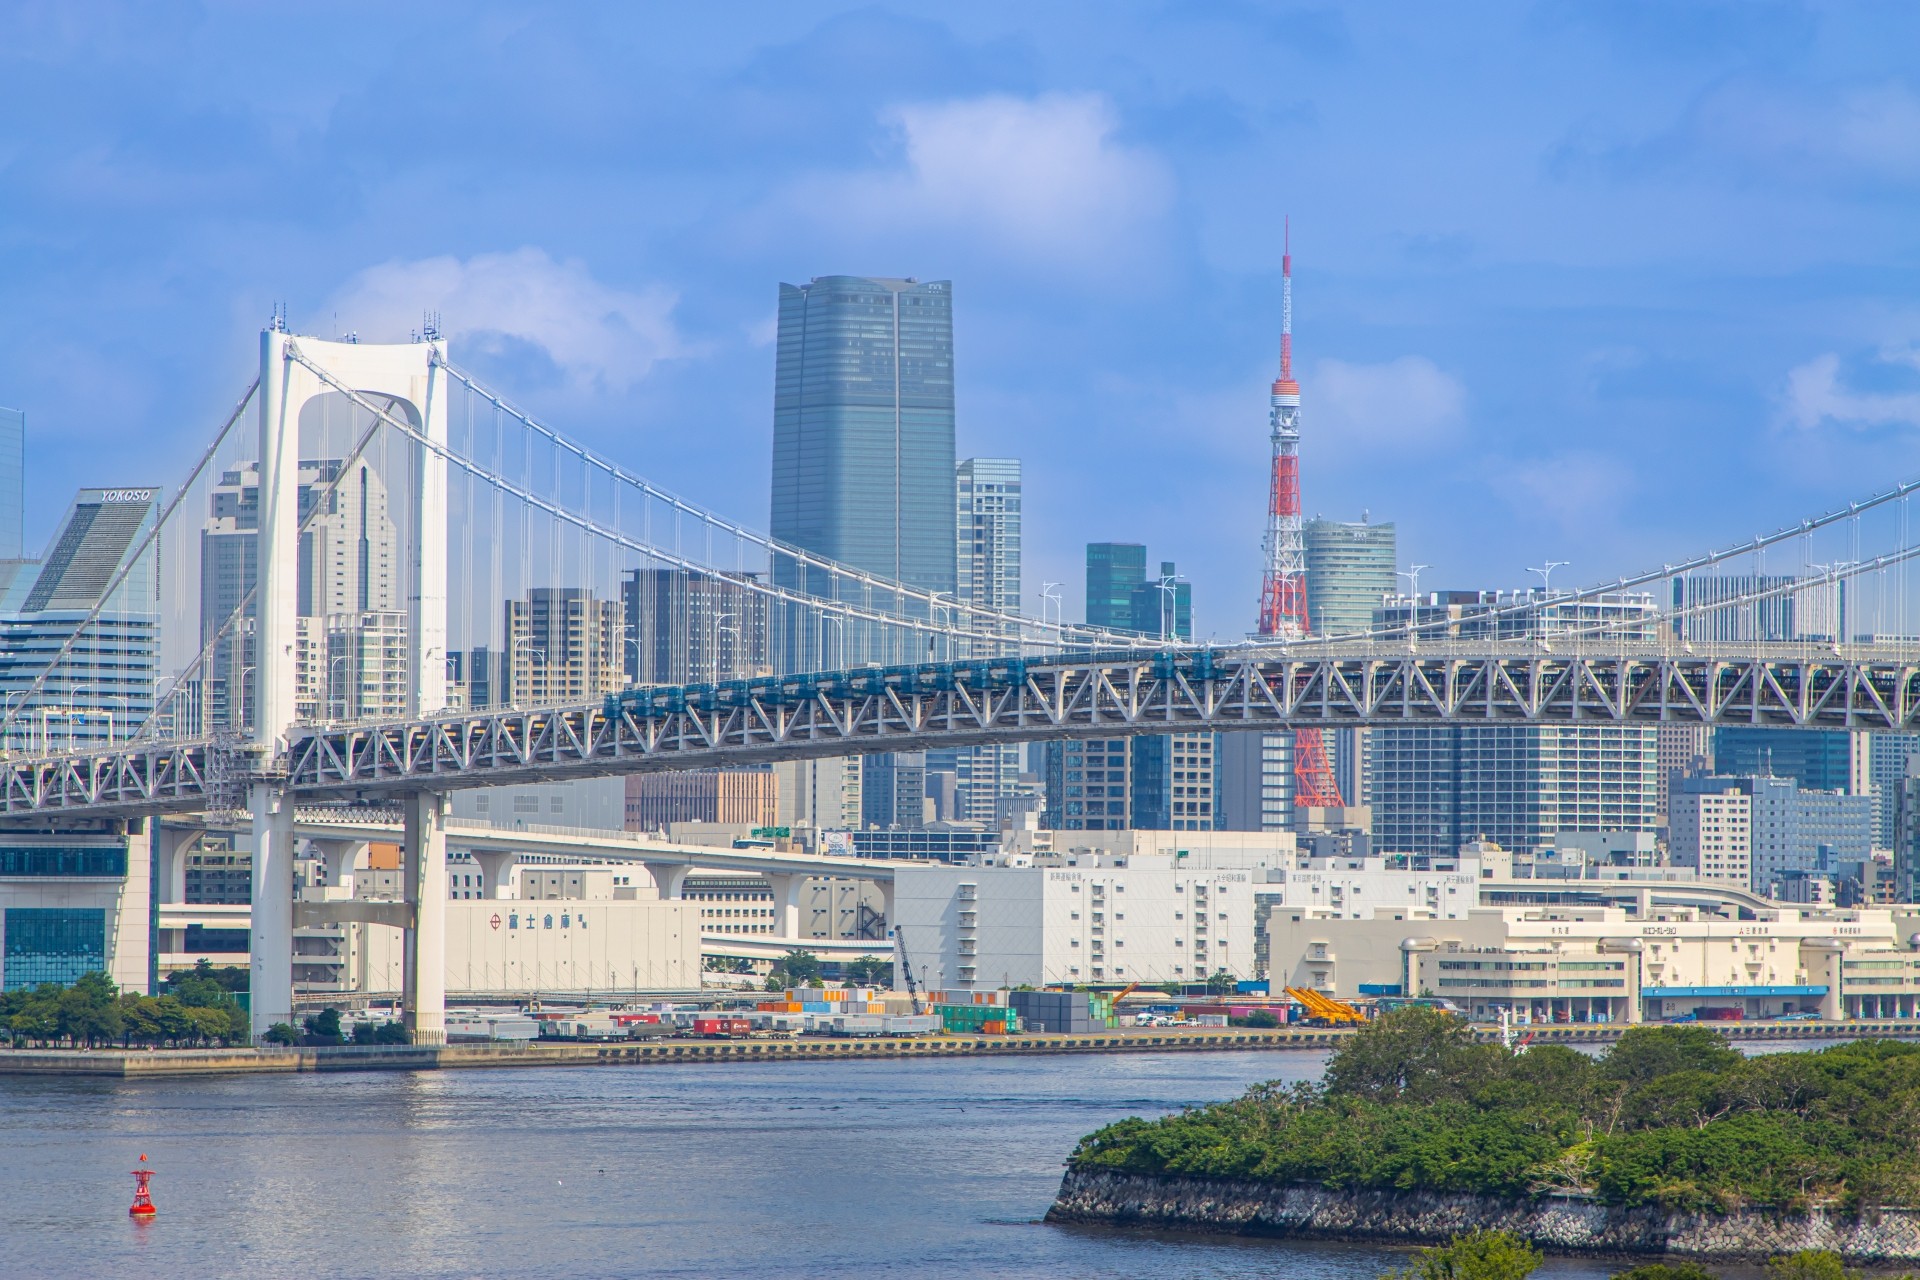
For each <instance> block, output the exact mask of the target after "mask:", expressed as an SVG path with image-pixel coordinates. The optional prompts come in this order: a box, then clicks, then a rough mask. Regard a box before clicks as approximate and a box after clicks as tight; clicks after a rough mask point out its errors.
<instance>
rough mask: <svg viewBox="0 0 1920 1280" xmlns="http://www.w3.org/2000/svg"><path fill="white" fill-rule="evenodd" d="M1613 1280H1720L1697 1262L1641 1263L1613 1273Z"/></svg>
mask: <svg viewBox="0 0 1920 1280" xmlns="http://www.w3.org/2000/svg"><path fill="white" fill-rule="evenodd" d="M1613 1280H1720V1277H1719V1276H1717V1275H1715V1274H1714V1273H1713V1272H1711V1271H1709V1270H1707V1269H1706V1268H1705V1267H1703V1266H1701V1265H1700V1264H1699V1263H1697V1262H1643V1263H1641V1264H1640V1265H1639V1266H1637V1267H1629V1268H1628V1269H1627V1270H1625V1271H1616V1272H1614V1273H1613Z"/></svg>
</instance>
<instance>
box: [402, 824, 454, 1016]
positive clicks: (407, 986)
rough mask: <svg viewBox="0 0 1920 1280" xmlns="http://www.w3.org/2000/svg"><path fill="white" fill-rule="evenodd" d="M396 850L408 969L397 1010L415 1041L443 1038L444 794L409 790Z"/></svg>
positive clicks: (445, 941) (445, 1014)
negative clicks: (407, 914) (408, 920)
mask: <svg viewBox="0 0 1920 1280" xmlns="http://www.w3.org/2000/svg"><path fill="white" fill-rule="evenodd" d="M401 808H402V810H403V812H404V814H405V817H404V832H405V834H404V835H403V836H402V841H403V844H402V846H401V850H400V857H401V863H402V875H403V876H404V878H405V881H406V886H407V904H408V905H409V906H410V907H411V908H412V916H413V927H412V928H411V929H409V930H407V954H406V971H405V976H404V979H403V982H402V990H401V1000H400V1016H401V1021H402V1023H403V1024H404V1025H405V1027H406V1029H407V1037H408V1039H409V1040H411V1041H412V1042H413V1043H414V1044H445V1043H446V1042H447V798H446V796H445V795H443V794H441V793H440V792H438V791H410V792H408V793H407V794H406V796H405V797H404V798H403V799H402V801H401Z"/></svg>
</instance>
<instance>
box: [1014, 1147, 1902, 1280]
mask: <svg viewBox="0 0 1920 1280" xmlns="http://www.w3.org/2000/svg"><path fill="white" fill-rule="evenodd" d="M1047 1221H1048V1222H1054V1223H1097V1224H1100V1225H1103V1226H1128V1227H1146V1228H1152V1229H1156V1230H1163V1231H1168V1230H1171V1231H1205V1232H1215V1233H1219V1232H1225V1233H1229V1234H1233V1235H1249V1236H1296V1237H1302V1238H1311V1239H1323V1240H1370V1241H1392V1242H1395V1243H1402V1244H1438V1243H1442V1242H1444V1241H1446V1240H1448V1239H1450V1238H1451V1237H1453V1236H1455V1235H1458V1234H1460V1233H1461V1232H1464V1231H1473V1230H1477V1229H1483V1228H1484V1229H1497V1230H1502V1231H1511V1232H1513V1233H1514V1234H1515V1235H1517V1236H1520V1237H1521V1238H1523V1239H1525V1240H1527V1241H1529V1242H1531V1243H1532V1244H1533V1245H1535V1246H1536V1247H1538V1248H1540V1249H1544V1250H1547V1251H1550V1252H1554V1253H1595V1254H1620V1255H1642V1256H1644V1255H1652V1254H1675V1255H1679V1256H1683V1257H1693V1258H1701V1259H1716V1260H1721V1261H1756V1260H1762V1259H1765V1258H1769V1257H1772V1256H1774V1255H1776V1254H1781V1253H1791V1252H1793V1251H1795V1250H1798V1249H1829V1250H1832V1251H1833V1252H1835V1253H1839V1254H1842V1255H1844V1256H1845V1257H1846V1258H1847V1260H1848V1261H1849V1262H1888V1263H1911V1262H1916V1261H1920V1213H1916V1212H1915V1211H1913V1210H1908V1209H1887V1210H1882V1211H1880V1212H1878V1213H1876V1214H1872V1215H1868V1216H1863V1217H1860V1218H1843V1217H1838V1216H1830V1215H1828V1214H1826V1213H1822V1212H1819V1211H1815V1212H1812V1213H1809V1214H1807V1215H1806V1216H1804V1217H1795V1216H1788V1215H1783V1214H1772V1213H1757V1212H1756V1213H1734V1214H1726V1215H1708V1214H1686V1213H1669V1212H1667V1211H1666V1210H1663V1209H1651V1208H1643V1209H1620V1208H1614V1207H1611V1206H1608V1205H1603V1204H1596V1203H1593V1202H1591V1201H1582V1200H1562V1199H1543V1200H1531V1201H1519V1202H1516V1201H1508V1200H1496V1199H1492V1198H1489V1197H1482V1196H1467V1195H1440V1194H1433V1193H1427V1192H1408V1191H1330V1190H1328V1189H1326V1188H1324V1187H1280V1186H1272V1185H1268V1184H1264V1183H1257V1182H1241V1181H1238V1180H1234V1179H1227V1178H1162V1177H1153V1176H1147V1175H1140V1174H1122V1173H1108V1172H1104V1171H1092V1170H1087V1171H1083V1170H1078V1169H1069V1170H1068V1171H1067V1175H1066V1177H1065V1179H1063V1180H1062V1182H1061V1184H1060V1195H1059V1198H1058V1199H1056V1200H1055V1201H1054V1203H1053V1207H1052V1208H1051V1209H1049V1210H1047Z"/></svg>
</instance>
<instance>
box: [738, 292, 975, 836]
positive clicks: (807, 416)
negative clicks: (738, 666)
mask: <svg viewBox="0 0 1920 1280" xmlns="http://www.w3.org/2000/svg"><path fill="white" fill-rule="evenodd" d="M953 387H954V366H953V287H952V283H951V282H950V281H945V280H936V281H928V282H924V283H923V282H920V281H917V280H911V279H894V278H887V277H865V276H820V277H816V278H815V279H813V280H812V281H810V282H808V283H807V284H804V285H790V284H782V285H781V286H780V304H779V331H778V339H777V354H776V359H775V370H774V404H773V485H772V489H773V492H772V503H771V518H770V522H769V526H768V527H769V530H770V531H771V533H772V534H773V536H774V538H775V539H777V540H778V541H781V542H785V543H789V544H791V545H793V546H796V547H799V548H801V549H802V550H805V551H808V552H811V553H813V554H815V555H819V556H823V557H825V558H827V559H829V560H833V561H836V562H838V563H840V564H843V565H847V566H850V567H852V568H855V569H860V570H865V571H866V572H868V573H873V574H877V575H879V576H880V577H882V578H886V579H890V580H892V581H894V582H899V583H902V584H905V585H907V586H910V587H914V588H917V589H919V590H922V591H929V592H943V593H952V592H953V591H954V590H955V589H956V585H957V570H958V558H957V555H956V536H955V535H956V528H955V522H954V518H953V513H954V506H955V503H954V486H955V458H954V408H953ZM773 577H774V580H775V581H776V582H777V583H780V584H781V585H783V586H788V587H797V588H799V589H800V590H803V591H806V592H808V593H810V594H814V595H825V596H831V597H836V598H840V599H846V600H852V601H857V602H858V603H859V604H861V605H862V606H863V607H866V608H872V609H877V610H879V611H882V612H894V613H907V614H913V613H915V612H919V610H918V609H917V607H913V606H909V605H907V604H905V603H904V602H901V601H899V600H897V599H895V598H893V597H892V596H890V595H889V594H888V593H886V592H884V591H878V592H876V591H875V590H873V589H872V588H863V587H857V586H855V585H853V584H851V583H848V582H846V581H844V580H843V581H831V580H830V579H829V578H828V576H827V575H826V574H824V573H822V572H821V571H819V570H816V569H810V568H804V567H802V566H799V565H797V564H796V563H795V562H794V561H793V560H791V559H789V558H781V557H776V558H775V563H774V565H773ZM779 630H780V636H781V643H780V645H779V646H778V651H777V652H776V653H775V654H774V655H773V661H774V664H775V665H776V666H778V667H779V668H780V669H782V670H785V671H804V670H821V669H825V668H829V667H836V668H844V667H850V666H857V665H859V664H861V663H863V662H880V663H888V662H906V661H920V660H924V659H925V657H926V655H925V653H924V652H922V651H920V647H919V642H918V641H917V640H915V641H913V642H912V643H911V644H909V641H908V637H907V633H904V632H901V631H899V630H898V629H894V628H884V627H878V626H874V625H871V624H867V623H863V622H861V621H859V620H856V619H851V618H842V617H831V616H825V615H818V614H815V613H813V612H812V611H807V610H803V609H801V608H798V607H795V606H783V607H782V610H781V618H780V627H779ZM865 767H866V769H867V770H868V771H871V770H874V769H877V768H882V767H883V766H881V765H880V764H879V763H878V762H877V761H875V760H874V759H873V758H871V757H869V758H868V763H867V765H866V766H865ZM903 768H904V767H903ZM919 772H920V775H921V777H922V784H923V785H924V757H921V759H920V768H919ZM869 776H870V777H871V780H872V786H873V788H874V789H875V790H877V791H884V792H885V795H886V800H887V804H886V808H887V811H888V813H890V814H892V815H894V816H896V817H897V816H901V815H903V814H906V813H907V811H908V810H910V809H911V810H912V822H913V825H918V824H919V822H920V820H921V819H920V817H919V816H918V815H919V813H920V812H921V809H919V808H915V807H914V803H900V804H896V803H895V791H896V788H895V787H894V786H893V785H892V784H893V774H892V772H891V770H888V771H887V773H886V775H885V776H884V777H882V776H880V775H878V774H872V773H869ZM865 785H866V784H865V783H863V787H864V786H865ZM915 803H917V802H915ZM862 804H863V811H864V812H865V813H868V814H873V813H875V812H876V809H875V807H874V806H875V802H874V800H872V799H871V798H863V800H862Z"/></svg>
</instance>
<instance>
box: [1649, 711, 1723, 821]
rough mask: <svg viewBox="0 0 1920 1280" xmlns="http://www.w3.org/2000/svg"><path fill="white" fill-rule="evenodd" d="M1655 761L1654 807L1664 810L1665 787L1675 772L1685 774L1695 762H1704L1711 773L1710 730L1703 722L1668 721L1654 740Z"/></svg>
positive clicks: (1711, 739) (1665, 809)
mask: <svg viewBox="0 0 1920 1280" xmlns="http://www.w3.org/2000/svg"><path fill="white" fill-rule="evenodd" d="M1654 756H1655V759H1656V761H1657V769H1656V772H1655V778H1656V782H1655V789H1656V791H1657V793H1658V794H1657V795H1656V797H1655V799H1654V807H1655V809H1656V810H1658V811H1659V812H1660V813H1663V814H1664V813H1665V812H1666V811H1667V794H1668V793H1667V787H1668V784H1669V782H1670V781H1671V780H1672V777H1673V775H1674V774H1676V773H1686V772H1687V771H1688V770H1690V769H1693V768H1694V767H1695V765H1696V763H1704V765H1705V767H1706V772H1708V773H1712V772H1713V729H1712V728H1711V727H1710V726H1708V725H1704V724H1682V723H1667V724H1662V725H1660V727H1659V729H1658V730H1657V731H1656V736H1655V739H1654Z"/></svg>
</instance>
